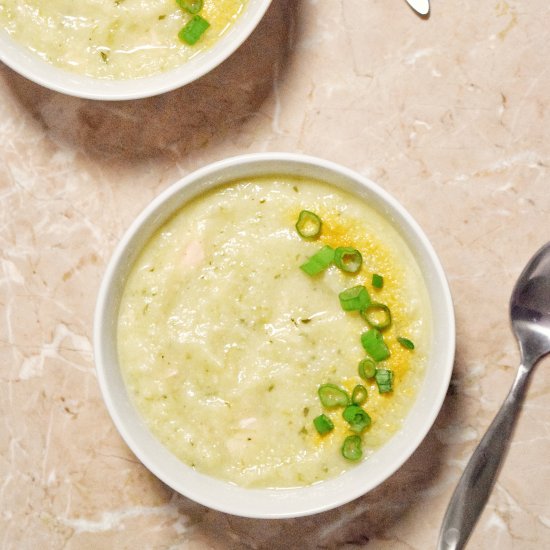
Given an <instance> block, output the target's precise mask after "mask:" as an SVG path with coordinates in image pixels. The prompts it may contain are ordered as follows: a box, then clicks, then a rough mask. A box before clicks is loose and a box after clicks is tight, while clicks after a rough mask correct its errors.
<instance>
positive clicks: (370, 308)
mask: <svg viewBox="0 0 550 550" xmlns="http://www.w3.org/2000/svg"><path fill="white" fill-rule="evenodd" d="M361 317H363V319H365V321H366V322H367V323H368V324H369V325H370V326H371V327H374V328H377V329H378V330H384V329H386V328H388V327H389V326H390V325H391V312H390V308H389V307H388V306H387V305H386V304H381V303H379V302H371V303H370V304H369V305H367V307H365V308H364V309H362V310H361Z"/></svg>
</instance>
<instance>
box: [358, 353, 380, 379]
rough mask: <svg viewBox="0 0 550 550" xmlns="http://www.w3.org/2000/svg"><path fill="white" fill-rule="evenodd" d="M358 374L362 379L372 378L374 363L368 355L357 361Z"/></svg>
mask: <svg viewBox="0 0 550 550" xmlns="http://www.w3.org/2000/svg"><path fill="white" fill-rule="evenodd" d="M358 370H359V376H360V377H361V378H362V379H363V380H368V379H369V378H372V377H373V376H374V374H375V373H376V363H375V362H374V360H373V359H371V358H370V357H365V358H364V359H363V360H361V361H359V368H358Z"/></svg>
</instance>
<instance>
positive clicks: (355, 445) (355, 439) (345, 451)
mask: <svg viewBox="0 0 550 550" xmlns="http://www.w3.org/2000/svg"><path fill="white" fill-rule="evenodd" d="M342 456H343V457H344V458H347V459H348V460H359V459H360V458H361V457H362V456H363V451H362V449H361V438H360V437H359V436H358V435H348V437H346V439H344V444H343V445H342Z"/></svg>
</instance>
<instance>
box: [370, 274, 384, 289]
mask: <svg viewBox="0 0 550 550" xmlns="http://www.w3.org/2000/svg"><path fill="white" fill-rule="evenodd" d="M372 286H373V287H374V288H382V287H383V286H384V277H382V275H378V273H373V275H372Z"/></svg>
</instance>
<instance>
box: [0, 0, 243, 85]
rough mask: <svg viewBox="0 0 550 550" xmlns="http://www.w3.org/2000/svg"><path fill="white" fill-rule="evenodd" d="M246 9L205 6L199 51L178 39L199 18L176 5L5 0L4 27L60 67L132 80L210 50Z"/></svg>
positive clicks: (224, 1)
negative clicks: (194, 18) (206, 23)
mask: <svg viewBox="0 0 550 550" xmlns="http://www.w3.org/2000/svg"><path fill="white" fill-rule="evenodd" d="M188 4H194V2H188ZM245 4H246V0H204V3H203V5H202V8H201V9H200V13H198V14H197V15H200V17H201V18H202V19H203V20H205V21H207V22H208V24H209V27H208V28H207V29H206V30H204V32H203V34H202V35H201V36H200V38H199V39H198V40H197V42H196V43H195V44H192V45H191V44H188V43H186V42H185V41H183V40H182V39H180V38H179V37H178V34H179V33H180V31H181V29H182V28H183V27H184V26H186V25H187V24H188V23H189V21H190V20H191V19H192V18H193V17H195V16H194V15H192V14H190V13H189V12H187V11H186V10H185V9H182V8H181V7H180V5H178V3H176V0H158V1H152V0H84V1H82V2H73V1H72V0H52V1H50V2H39V1H37V0H2V2H0V26H1V27H3V28H4V29H5V30H6V31H7V32H8V33H9V34H10V35H11V36H12V37H13V39H14V40H16V41H17V42H19V43H21V44H23V45H25V46H27V47H28V48H29V49H30V50H32V51H33V52H35V53H36V54H37V55H39V56H40V57H41V58H42V59H43V60H45V61H47V62H49V63H52V64H53V65H56V66H58V67H61V68H63V69H66V70H69V71H72V72H76V73H80V74H85V75H88V76H92V77H97V78H108V79H128V78H136V77H144V76H150V75H153V74H155V73H160V72H163V71H167V70H169V69H172V68H174V67H177V66H179V65H181V64H182V63H185V62H186V61H187V60H189V59H190V58H191V57H192V56H194V55H196V54H197V53H199V52H201V51H202V50H204V49H207V48H209V47H211V46H212V45H213V44H214V43H215V42H216V41H217V40H218V39H219V38H220V37H221V36H222V35H223V34H224V33H225V32H227V30H228V29H229V28H230V27H231V25H232V24H233V23H234V22H235V20H236V19H237V18H238V16H239V15H240V13H241V12H242V11H243V8H244V5H245ZM185 5H186V4H185Z"/></svg>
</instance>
